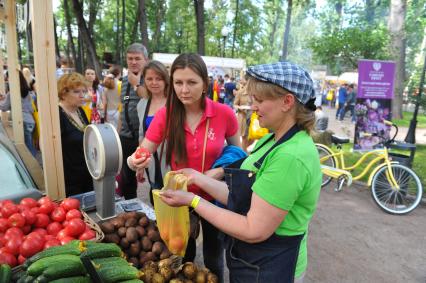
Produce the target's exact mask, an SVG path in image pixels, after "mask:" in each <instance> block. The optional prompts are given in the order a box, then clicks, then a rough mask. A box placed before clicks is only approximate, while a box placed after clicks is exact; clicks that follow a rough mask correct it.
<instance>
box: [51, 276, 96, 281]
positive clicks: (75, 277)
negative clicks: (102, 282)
mask: <svg viewBox="0 0 426 283" xmlns="http://www.w3.org/2000/svg"><path fill="white" fill-rule="evenodd" d="M91 282H92V280H91V279H90V277H87V276H73V277H67V278H60V279H56V280H53V281H50V283H91Z"/></svg>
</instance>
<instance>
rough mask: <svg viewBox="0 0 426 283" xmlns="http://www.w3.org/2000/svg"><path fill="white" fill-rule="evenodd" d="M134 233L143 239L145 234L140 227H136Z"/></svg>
mask: <svg viewBox="0 0 426 283" xmlns="http://www.w3.org/2000/svg"><path fill="white" fill-rule="evenodd" d="M135 228H136V232H138V235H139V237H143V236H145V234H146V231H145V229H144V228H143V227H142V226H136V227H135Z"/></svg>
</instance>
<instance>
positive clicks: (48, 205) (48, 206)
mask: <svg viewBox="0 0 426 283" xmlns="http://www.w3.org/2000/svg"><path fill="white" fill-rule="evenodd" d="M54 209H55V205H54V204H53V202H45V203H43V204H42V205H40V207H39V211H40V213H44V214H50V213H51V212H52V211H53V210H54Z"/></svg>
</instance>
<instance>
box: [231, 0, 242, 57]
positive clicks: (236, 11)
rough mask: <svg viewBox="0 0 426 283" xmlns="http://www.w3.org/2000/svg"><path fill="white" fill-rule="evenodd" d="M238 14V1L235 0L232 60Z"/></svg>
mask: <svg viewBox="0 0 426 283" xmlns="http://www.w3.org/2000/svg"><path fill="white" fill-rule="evenodd" d="M239 12H240V0H236V3H235V17H234V33H233V35H232V49H231V57H232V58H234V50H235V38H236V37H237V27H238V13H239Z"/></svg>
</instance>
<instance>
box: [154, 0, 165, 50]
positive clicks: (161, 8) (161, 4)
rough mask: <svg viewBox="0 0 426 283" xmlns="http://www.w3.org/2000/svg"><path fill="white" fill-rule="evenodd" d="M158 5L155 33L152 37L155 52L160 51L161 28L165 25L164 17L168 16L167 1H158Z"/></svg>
mask: <svg viewBox="0 0 426 283" xmlns="http://www.w3.org/2000/svg"><path fill="white" fill-rule="evenodd" d="M157 4H158V6H157V9H156V11H157V13H156V17H155V31H154V35H153V37H152V42H153V43H154V46H153V47H152V50H153V51H154V52H156V51H157V52H158V51H159V50H160V38H161V26H162V25H163V22H164V17H165V15H166V8H165V5H166V3H165V1H164V0H157Z"/></svg>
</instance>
